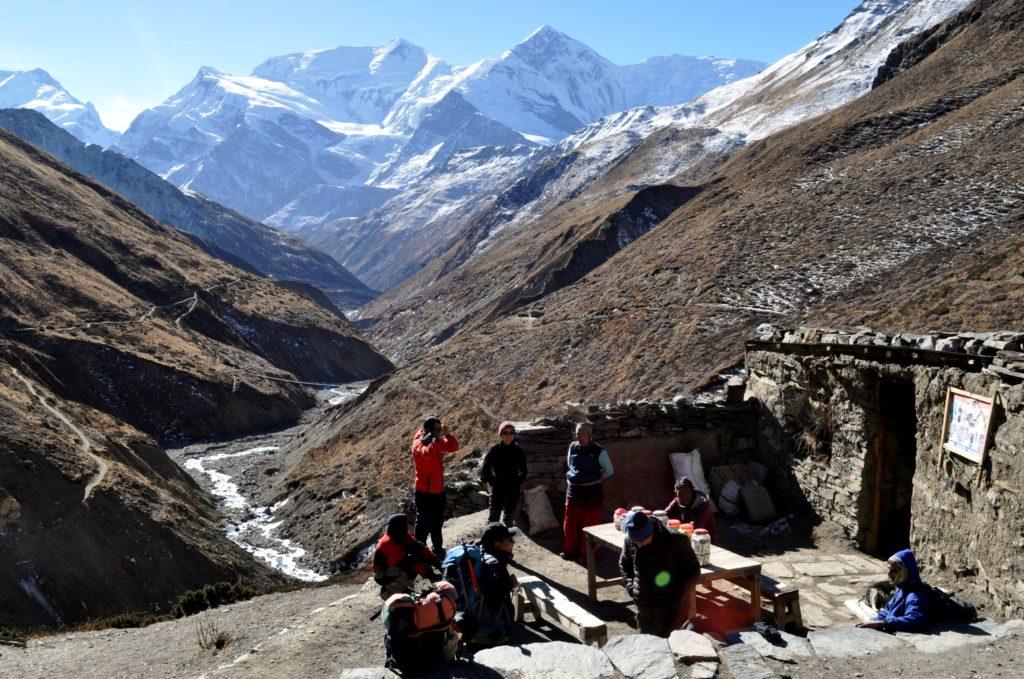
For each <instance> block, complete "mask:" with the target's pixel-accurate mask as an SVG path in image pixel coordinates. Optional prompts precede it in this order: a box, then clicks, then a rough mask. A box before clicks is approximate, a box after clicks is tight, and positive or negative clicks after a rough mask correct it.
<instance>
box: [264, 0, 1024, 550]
mask: <svg viewBox="0 0 1024 679" xmlns="http://www.w3.org/2000/svg"><path fill="white" fill-rule="evenodd" d="M950 22H961V23H963V24H964V26H963V28H962V29H960V30H950V26H949V25H946V26H940V27H938V28H937V29H935V30H936V31H939V32H942V31H944V32H945V35H947V36H948V40H947V41H945V42H944V43H943V44H942V45H941V46H938V47H936V48H935V49H934V50H933V51H931V52H930V53H929V54H928V55H927V56H926V57H924V58H923V59H921V60H920V62H919V63H917V64H915V65H913V66H912V67H910V68H908V69H906V70H905V71H904V72H902V73H901V74H900V75H898V76H897V77H895V78H894V79H892V80H891V81H889V82H887V83H885V84H884V85H882V86H880V87H879V88H877V89H876V90H874V91H873V92H871V93H869V94H868V95H866V96H864V97H862V98H861V99H858V100H857V101H855V102H852V103H851V104H849V105H847V106H844V107H842V108H840V109H837V110H836V111H833V112H832V113H829V114H826V115H824V116H822V117H820V118H817V119H814V120H811V121H808V122H806V123H803V124H800V125H796V126H794V127H791V128H789V129H787V130H785V131H783V132H781V133H779V134H776V135H774V136H772V137H769V138H767V139H765V140H763V141H761V142H758V143H756V144H753V145H751V146H750V147H748V148H746V149H744V150H742V151H740V152H738V153H737V154H736V155H735V156H733V157H732V158H731V159H730V160H729V161H728V162H727V163H726V164H725V165H723V166H722V167H720V168H719V169H718V170H717V171H715V172H714V174H712V175H710V176H707V177H705V178H703V179H702V180H700V181H699V185H700V186H703V187H705V189H704V190H703V191H702V192H701V193H700V195H698V196H697V197H695V198H693V199H691V200H689V201H688V202H685V203H683V204H682V205H681V207H679V209H678V210H676V211H675V212H674V213H673V214H672V215H671V216H669V217H668V218H666V219H665V220H664V221H662V222H660V224H658V225H657V226H656V227H655V228H653V229H652V230H651V231H650V232H648V233H647V234H646V235H644V236H641V237H640V238H639V239H637V240H636V241H634V242H632V243H631V244H629V245H627V246H626V247H624V248H623V249H622V250H621V251H619V252H618V253H617V254H614V255H613V256H612V257H611V258H610V259H608V260H607V261H605V262H604V263H603V264H601V265H600V266H599V267H598V268H596V269H594V270H593V271H591V272H590V273H589V274H587V275H586V276H585V277H583V278H582V279H580V280H578V281H576V282H575V283H572V284H571V285H568V286H566V287H563V288H561V289H559V290H557V291H555V292H553V293H552V294H549V295H547V296H546V297H543V298H541V299H539V300H538V301H536V302H534V303H532V304H531V306H530V309H529V312H528V313H519V312H516V313H511V314H507V315H504V316H502V317H500V318H493V319H491V320H488V321H487V322H486V323H483V322H481V323H479V324H478V325H474V324H472V323H470V324H467V325H466V326H464V327H463V328H462V329H461V330H460V331H459V332H457V333H456V334H454V335H453V336H452V337H451V338H450V339H448V340H447V341H445V342H443V343H441V344H439V345H438V346H436V347H435V348H434V349H432V350H431V351H430V352H429V353H427V354H426V355H425V356H424V357H423V359H421V360H418V361H416V362H414V363H412V364H410V365H408V366H407V367H405V368H402V369H401V370H399V371H398V372H396V373H395V374H394V375H392V376H391V377H389V378H388V379H387V380H385V381H384V383H383V384H381V385H380V386H379V387H378V389H377V391H376V393H375V395H371V396H370V397H368V398H366V399H365V400H363V401H362V402H361V403H356V404H354V405H353V406H351V407H349V408H348V409H346V410H345V411H344V412H342V413H338V414H336V415H334V416H333V417H332V419H331V420H329V421H325V422H323V423H321V431H320V433H319V434H318V437H317V438H315V440H312V441H309V442H307V443H305V444H301V445H302V450H304V451H306V452H307V455H306V458H305V459H304V461H303V462H301V463H300V464H299V465H298V466H297V467H296V468H295V469H294V470H293V471H292V473H291V480H292V487H291V488H290V489H287V488H285V489H282V490H290V492H291V493H292V494H293V495H294V496H295V497H296V499H297V500H298V501H297V502H296V503H294V505H293V507H294V509H293V511H294V512H295V515H294V517H293V520H292V522H291V527H292V529H293V530H294V531H295V532H296V533H298V534H299V535H300V536H301V538H302V539H304V540H309V541H310V544H319V545H320V546H322V547H324V548H326V549H330V550H333V551H338V550H341V551H343V550H344V549H345V548H346V547H349V546H352V545H353V544H355V538H356V537H358V536H362V537H366V536H368V535H370V533H371V531H373V530H376V529H377V528H378V526H377V525H376V524H374V523H373V521H371V519H373V520H375V519H377V518H379V516H380V515H382V514H383V512H384V511H386V509H387V507H388V506H389V504H388V503H389V501H390V500H389V498H394V497H395V496H396V494H397V491H396V490H395V485H399V486H401V487H402V488H405V487H407V484H408V481H409V477H410V471H409V464H408V459H407V458H408V453H407V451H406V446H407V441H406V440H405V438H404V437H403V436H401V435H402V434H404V433H405V430H406V429H409V428H411V427H412V425H413V423H414V420H415V419H417V418H419V417H420V416H421V415H422V414H423V413H424V412H427V411H441V412H442V413H448V414H449V418H450V419H451V420H453V422H452V424H453V425H455V426H456V427H457V426H458V424H459V423H460V420H461V421H462V422H463V423H464V424H463V427H462V428H461V429H462V430H466V429H469V428H473V429H472V433H473V434H474V436H472V437H471V438H470V439H469V441H468V443H469V446H468V448H473V447H481V446H483V445H484V444H485V443H486V440H487V439H486V438H485V436H484V435H483V432H485V431H487V430H484V429H482V428H480V427H482V423H481V425H480V427H476V423H477V422H478V421H480V420H481V419H484V420H487V424H488V425H490V424H493V421H492V419H491V418H489V417H488V416H486V415H482V414H481V413H487V412H490V413H492V414H493V415H494V416H513V417H516V418H519V417H525V416H528V415H533V414H537V413H541V412H544V411H546V410H550V409H554V408H557V407H559V406H560V404H561V403H562V402H563V401H565V400H567V399H582V400H586V401H608V400H614V399H626V398H638V397H655V396H670V395H672V394H674V393H678V392H684V391H689V390H692V389H694V388H695V387H697V386H699V385H701V384H703V383H705V382H706V381H707V380H708V379H710V378H713V377H714V376H715V375H716V373H717V372H718V371H720V370H722V369H723V368H725V367H727V366H729V365H731V364H733V363H735V362H736V361H737V360H738V359H739V357H740V355H741V347H742V342H743V340H744V339H745V338H746V337H747V336H748V334H749V332H750V330H751V329H752V328H753V327H754V326H755V325H757V324H758V323H761V322H764V321H786V322H796V323H799V322H801V321H803V320H816V319H820V318H828V319H831V320H834V321H836V322H850V321H855V320H858V319H871V320H872V322H878V323H883V322H884V323H885V324H886V325H887V326H888V327H891V328H894V329H907V330H912V329H917V330H927V329H929V327H930V326H931V325H932V324H934V323H936V322H940V321H943V322H950V323H955V324H956V325H957V328H948V329H959V328H965V329H974V330H988V329H997V328H998V327H999V326H1005V325H1010V326H1020V325H1022V324H1024V317H1022V315H1021V314H1020V312H1019V307H1017V308H1016V309H1014V310H1011V309H1007V308H1006V306H1005V302H1006V300H1007V297H1005V296H1003V295H1000V294H993V295H987V296H980V297H974V298H972V299H971V304H969V305H962V306H960V307H957V308H955V310H954V305H955V304H957V302H958V301H960V302H962V301H963V297H962V292H963V291H962V288H961V287H959V286H958V285H957V283H956V281H958V280H965V279H970V278H971V277H972V276H974V275H981V274H982V273H983V272H982V271H978V270H977V269H971V268H964V267H970V266H971V265H975V266H976V262H977V261H979V260H981V259H982V258H984V257H987V256H988V255H989V254H990V253H992V252H993V250H994V249H996V248H998V247H1000V246H1005V244H1007V243H1010V242H1015V239H1020V238H1021V237H1022V233H1024V229H1022V226H1024V225H1022V220H1021V210H1022V208H1024V169H1022V166H1021V163H1020V158H1021V157H1022V156H1021V153H1022V150H1024V149H1022V146H1024V135H1022V130H1024V127H1022V125H1024V78H1022V77H1021V76H1022V75H1024V7H1022V6H1021V5H1020V3H1018V2H1013V1H1011V0H987V1H983V2H977V3H975V4H974V5H972V6H971V8H970V10H969V12H968V13H964V14H961V15H958V16H956V17H954V18H952V19H951V20H950ZM546 226H547V229H546V231H547V232H551V233H556V232H558V230H559V229H561V230H569V229H570V228H572V227H571V226H570V225H565V224H557V223H553V224H548V225H546ZM580 226H582V224H581V225H580ZM591 226H592V225H591ZM538 234H539V231H534V232H532V233H530V234H525V235H523V236H522V237H521V239H520V240H519V241H518V242H517V244H516V245H515V246H510V247H509V249H508V250H507V251H506V250H502V251H498V252H496V253H495V254H494V256H493V258H492V259H493V261H494V263H495V268H494V270H493V271H492V272H490V274H489V278H495V277H499V276H502V275H504V274H503V270H502V265H503V264H504V263H505V262H507V261H513V260H514V259H515V258H516V257H521V256H525V255H524V254H523V253H525V252H530V255H529V256H531V257H532V258H534V259H539V258H542V257H546V256H551V254H552V253H550V252H548V251H546V250H533V251H531V250H530V249H529V247H528V243H529V242H530V239H531V238H534V239H536V240H535V241H534V242H536V243H538V244H542V245H544V246H550V241H549V240H546V239H544V238H543V237H542V236H540V235H538ZM1014 247H1017V246H1016V245H1015V246H1014ZM997 268H998V267H996V266H993V267H992V271H993V272H996V271H997ZM993 275H995V273H993ZM1007 276H1008V275H1007ZM1007 276H1004V277H1003V278H1004V280H1003V281H1002V282H1001V283H1000V285H1003V286H1009V287H1011V288H1012V287H1013V286H1014V285H1015V283H1014V279H1013V278H1012V276H1009V277H1007ZM872 291H873V292H872ZM466 294H467V295H471V294H474V293H473V292H472V291H471V292H467V293H466ZM943 296H945V297H943ZM426 303H428V304H429V303H444V304H449V305H450V309H451V314H452V316H453V317H458V315H459V314H460V313H461V310H462V307H461V306H460V304H459V300H457V299H441V300H430V301H427V302H426ZM943 307H948V309H949V311H947V312H943V311H942V309H943ZM896 310H898V313H897V311H896ZM415 313H416V310H415V309H412V310H410V311H409V319H410V320H409V322H410V323H413V324H414V323H415V322H416V316H415ZM1014 317H1016V318H1017V320H1016V321H1014ZM470 393H472V394H473V396H474V398H473V399H471V398H470V396H469V395H470ZM486 436H487V437H489V432H487V434H486ZM361 470H372V473H371V474H367V473H366V472H364V471H361ZM343 487H348V488H352V489H355V490H356V491H357V492H358V493H359V494H358V496H357V498H354V499H353V498H350V499H349V500H347V501H346V503H347V504H343V506H342V507H341V508H340V509H337V510H334V511H333V514H334V518H333V519H332V518H330V516H329V515H326V516H325V518H323V519H318V520H317V522H316V523H313V524H307V523H306V522H305V521H303V520H299V518H300V517H308V516H310V515H312V514H315V513H316V512H317V509H318V508H321V507H323V506H324V505H323V502H322V501H323V499H324V498H326V497H329V496H331V494H332V493H334V492H336V491H337V490H338V489H340V488H343ZM332 509H333V508H332ZM311 513H312V514H311ZM357 517H362V519H361V520H362V521H363V524H360V523H359V519H358V518H357ZM367 524H369V525H367ZM307 525H312V528H311V529H310V530H308V531H307V529H306V526H307ZM328 528H329V529H330V530H327V529H328ZM332 530H333V531H334V534H333V535H332V534H331V531H332Z"/></svg>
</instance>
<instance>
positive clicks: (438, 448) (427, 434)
mask: <svg viewBox="0 0 1024 679" xmlns="http://www.w3.org/2000/svg"><path fill="white" fill-rule="evenodd" d="M458 449H459V440H458V439H457V438H455V436H454V435H453V434H450V433H449V432H448V426H447V425H445V424H443V423H442V422H441V418H439V417H434V416H431V417H428V418H426V419H425V420H423V427H422V428H421V429H420V430H419V431H418V432H416V435H415V436H414V437H413V439H412V462H413V466H414V468H415V470H416V480H415V482H414V485H413V494H412V498H413V503H414V504H415V505H416V529H415V533H416V539H417V540H419V541H420V542H423V543H426V541H427V535H430V544H431V546H432V547H433V548H434V553H435V554H444V546H443V545H444V541H443V539H442V535H441V527H442V526H443V525H444V506H445V495H444V460H443V458H444V454H445V453H454V452H455V451H457V450H458Z"/></svg>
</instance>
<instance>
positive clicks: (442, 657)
mask: <svg viewBox="0 0 1024 679" xmlns="http://www.w3.org/2000/svg"><path fill="white" fill-rule="evenodd" d="M457 600H458V593H457V592H456V590H455V588H454V587H453V586H452V585H451V584H450V583H447V582H444V581H441V582H438V583H437V584H436V585H434V586H433V587H432V588H431V589H429V590H427V591H425V592H423V593H422V594H420V595H419V596H418V597H414V596H413V595H411V594H404V593H399V594H393V595H391V596H390V597H389V598H388V600H387V601H386V602H385V603H384V607H383V610H382V618H383V621H384V630H385V635H384V649H385V651H386V653H387V666H388V667H389V668H391V669H395V670H398V671H400V672H401V673H402V674H404V675H411V674H414V673H418V672H429V671H432V670H435V669H437V668H439V667H443V666H445V665H447V664H448V663H450V662H451V661H452V660H454V659H455V657H456V656H457V655H458V651H459V647H460V645H461V643H460V642H461V636H460V635H459V632H458V629H457V628H456V626H455V615H456V606H457V604H456V602H457Z"/></svg>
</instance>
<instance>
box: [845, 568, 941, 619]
mask: <svg viewBox="0 0 1024 679" xmlns="http://www.w3.org/2000/svg"><path fill="white" fill-rule="evenodd" d="M889 582H891V583H892V584H894V585H895V586H896V591H895V592H894V593H893V595H892V597H891V598H890V599H889V602H888V603H887V604H886V605H885V607H884V608H882V610H880V611H878V616H877V617H876V619H875V620H872V621H871V622H862V623H860V624H859V625H857V627H868V628H871V629H880V630H882V631H885V632H920V631H921V630H923V629H924V628H926V627H927V626H928V625H929V624H930V623H931V615H930V614H931V604H932V599H931V588H930V587H929V586H928V585H927V584H925V583H923V582H921V573H920V571H918V570H917V560H916V559H914V553H913V552H912V551H910V550H909V549H904V550H901V551H899V552H896V553H895V554H893V555H892V556H891V557H889Z"/></svg>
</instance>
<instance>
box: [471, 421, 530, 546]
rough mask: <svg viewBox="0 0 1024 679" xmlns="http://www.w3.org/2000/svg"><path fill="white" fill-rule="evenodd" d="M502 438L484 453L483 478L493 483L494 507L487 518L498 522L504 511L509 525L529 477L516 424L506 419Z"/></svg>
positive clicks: (481, 475) (481, 474) (489, 483)
mask: <svg viewBox="0 0 1024 679" xmlns="http://www.w3.org/2000/svg"><path fill="white" fill-rule="evenodd" d="M498 436H500V437H501V440H500V441H499V442H498V443H495V444H494V445H493V446H491V449H490V450H488V451H487V454H486V455H484V462H483V464H482V465H481V467H480V480H481V481H483V482H484V483H486V484H488V485H489V486H490V487H491V511H490V513H489V514H488V515H487V522H488V523H494V522H495V521H497V520H498V519H499V518H501V514H502V512H504V514H505V517H504V522H505V525H506V526H511V525H512V522H513V519H514V518H515V512H516V507H517V506H518V504H519V492H520V490H521V489H522V486H523V481H525V480H526V453H524V452H523V449H522V448H520V447H519V442H518V441H516V428H515V425H513V424H512V423H511V422H508V421H505V422H502V423H501V426H500V427H498Z"/></svg>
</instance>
